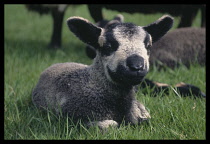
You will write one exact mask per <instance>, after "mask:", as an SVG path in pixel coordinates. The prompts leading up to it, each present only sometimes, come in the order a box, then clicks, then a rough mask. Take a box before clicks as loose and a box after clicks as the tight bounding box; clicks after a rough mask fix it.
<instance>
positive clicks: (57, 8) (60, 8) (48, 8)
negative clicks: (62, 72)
mask: <svg viewBox="0 0 210 144" xmlns="http://www.w3.org/2000/svg"><path fill="white" fill-rule="evenodd" d="M67 7H68V5H67V4H27V5H26V8H27V9H28V10H31V11H36V12H38V13H39V14H40V15H42V14H48V13H50V14H51V15H52V18H53V31H52V36H51V40H50V43H49V45H48V46H49V47H50V48H55V49H56V48H60V47H61V36H62V23H63V17H64V14H65V11H66V8H67ZM40 31H41V30H40Z"/></svg>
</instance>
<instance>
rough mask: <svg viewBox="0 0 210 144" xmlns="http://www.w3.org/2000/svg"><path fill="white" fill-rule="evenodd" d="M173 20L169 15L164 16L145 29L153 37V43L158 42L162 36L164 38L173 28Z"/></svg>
mask: <svg viewBox="0 0 210 144" xmlns="http://www.w3.org/2000/svg"><path fill="white" fill-rule="evenodd" d="M172 25H173V18H172V17H171V16H168V15H164V16H162V17H161V18H159V19H158V20H157V21H155V22H153V23H151V24H149V25H148V26H145V27H143V28H144V30H146V31H147V32H148V33H149V34H150V35H151V37H152V42H153V43H154V42H156V41H157V40H159V39H160V38H161V37H162V36H164V35H165V34H166V33H167V32H168V31H169V30H170V28H171V27H172Z"/></svg>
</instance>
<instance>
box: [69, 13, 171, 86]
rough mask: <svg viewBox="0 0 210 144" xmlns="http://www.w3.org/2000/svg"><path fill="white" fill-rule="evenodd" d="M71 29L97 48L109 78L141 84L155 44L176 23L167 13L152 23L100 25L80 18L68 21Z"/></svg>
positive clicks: (99, 58)
mask: <svg viewBox="0 0 210 144" xmlns="http://www.w3.org/2000/svg"><path fill="white" fill-rule="evenodd" d="M67 24H68V26H69V28H70V30H71V31H72V32H73V33H74V34H75V35H76V36H77V37H78V38H79V39H80V40H82V41H83V42H85V43H86V44H88V45H91V46H92V47H94V48H95V49H96V53H97V54H96V58H95V60H97V61H100V62H101V64H102V65H103V68H104V71H105V74H106V76H107V78H108V79H109V80H110V81H112V82H114V83H117V84H125V85H136V84H139V83H140V82H141V81H142V79H143V78H144V76H145V75H146V74H147V72H148V70H149V53H150V48H151V46H152V43H153V42H155V41H157V40H158V39H160V38H161V37H162V36H163V35H164V34H165V33H166V32H167V31H168V30H169V29H170V28H171V27H172V24H173V18H172V17H170V16H163V17H161V18H160V19H158V20H157V21H155V22H154V23H152V24H150V25H148V26H143V27H142V26H136V25H134V24H132V23H121V22H113V23H110V24H108V25H107V26H106V27H105V28H101V27H98V26H96V25H94V24H92V23H90V22H89V21H88V20H86V19H83V18H80V17H71V18H69V19H68V20H67Z"/></svg>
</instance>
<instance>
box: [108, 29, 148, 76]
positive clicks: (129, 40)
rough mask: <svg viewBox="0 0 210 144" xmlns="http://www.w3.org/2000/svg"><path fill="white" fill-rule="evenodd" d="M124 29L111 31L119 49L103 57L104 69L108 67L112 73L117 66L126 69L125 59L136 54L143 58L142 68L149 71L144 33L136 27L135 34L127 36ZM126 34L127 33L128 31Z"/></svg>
mask: <svg viewBox="0 0 210 144" xmlns="http://www.w3.org/2000/svg"><path fill="white" fill-rule="evenodd" d="M124 29H125V27H116V28H115V29H113V34H114V37H115V39H116V40H117V41H118V43H119V48H118V49H117V51H116V52H114V53H113V54H112V55H110V56H107V57H105V59H104V67H105V68H106V66H107V65H108V67H109V68H110V69H111V70H112V71H113V72H114V71H116V69H117V66H118V65H119V64H121V65H124V66H125V67H126V58H128V57H129V56H131V55H132V54H136V55H139V56H141V57H143V58H144V66H145V67H146V66H147V67H146V69H149V56H148V54H147V49H146V48H145V44H144V40H145V36H146V32H145V31H144V30H143V29H142V27H140V26H136V30H135V33H134V34H133V35H129V34H126V33H125V32H126V31H125V30H124ZM124 31H125V32H124ZM127 32H128V33H129V31H127ZM150 38H151V37H150ZM150 40H151V39H150ZM145 67H144V68H145Z"/></svg>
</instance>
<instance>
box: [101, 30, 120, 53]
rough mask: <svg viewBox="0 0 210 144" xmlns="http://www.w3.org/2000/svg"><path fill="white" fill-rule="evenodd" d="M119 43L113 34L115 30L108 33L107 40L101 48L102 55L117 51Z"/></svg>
mask: <svg viewBox="0 0 210 144" xmlns="http://www.w3.org/2000/svg"><path fill="white" fill-rule="evenodd" d="M118 47H119V43H118V42H117V40H116V39H115V37H114V35H113V31H109V32H107V33H106V42H105V43H104V44H103V47H101V48H100V52H101V55H102V56H110V55H111V54H112V53H113V52H115V51H117V49H118Z"/></svg>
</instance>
